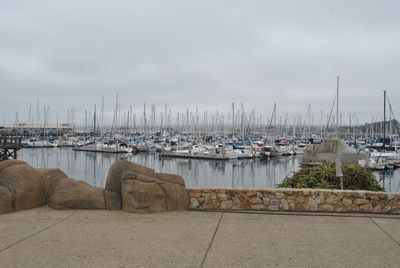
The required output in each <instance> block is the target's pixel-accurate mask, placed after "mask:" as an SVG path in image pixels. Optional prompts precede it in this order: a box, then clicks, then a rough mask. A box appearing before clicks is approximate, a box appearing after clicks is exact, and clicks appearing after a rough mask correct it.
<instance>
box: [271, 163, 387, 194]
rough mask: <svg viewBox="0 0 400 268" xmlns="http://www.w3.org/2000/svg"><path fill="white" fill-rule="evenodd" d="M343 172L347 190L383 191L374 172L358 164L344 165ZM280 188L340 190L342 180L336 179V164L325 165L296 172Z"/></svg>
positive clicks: (344, 187)
mask: <svg viewBox="0 0 400 268" xmlns="http://www.w3.org/2000/svg"><path fill="white" fill-rule="evenodd" d="M342 172H343V189H345V190H369V191H383V188H382V187H381V186H380V185H379V183H378V182H377V180H376V179H375V177H374V175H373V174H372V172H371V171H370V170H368V169H366V168H363V167H360V166H359V165H357V164H344V165H343V166H342ZM278 187H283V188H321V189H340V179H339V178H337V177H336V168H335V164H334V163H323V164H321V165H319V166H315V167H306V168H303V169H301V170H299V171H298V172H295V173H294V174H293V176H291V177H286V178H285V179H284V180H283V182H282V183H280V184H279V185H278Z"/></svg>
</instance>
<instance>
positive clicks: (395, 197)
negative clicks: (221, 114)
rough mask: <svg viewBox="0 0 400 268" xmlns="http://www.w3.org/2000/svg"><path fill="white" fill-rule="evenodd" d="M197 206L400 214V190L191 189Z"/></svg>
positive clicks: (204, 207)
mask: <svg viewBox="0 0 400 268" xmlns="http://www.w3.org/2000/svg"><path fill="white" fill-rule="evenodd" d="M188 193H189V196H190V207H191V209H193V210H221V209H222V210H255V211H290V212H344V213H346V212H347V213H354V212H361V213H387V214H400V193H386V192H370V191H340V190H322V189H287V188H276V189H214V188H209V189H200V188H191V189H188Z"/></svg>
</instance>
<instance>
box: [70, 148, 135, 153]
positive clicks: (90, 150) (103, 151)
mask: <svg viewBox="0 0 400 268" xmlns="http://www.w3.org/2000/svg"><path fill="white" fill-rule="evenodd" d="M73 150H74V151H84V152H91V153H109V154H128V152H124V151H121V150H118V151H115V150H96V149H86V148H79V147H76V148H74V149H73Z"/></svg>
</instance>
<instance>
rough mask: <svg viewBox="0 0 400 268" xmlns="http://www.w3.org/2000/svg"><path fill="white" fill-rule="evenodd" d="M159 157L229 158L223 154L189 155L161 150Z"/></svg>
mask: <svg viewBox="0 0 400 268" xmlns="http://www.w3.org/2000/svg"><path fill="white" fill-rule="evenodd" d="M160 156H161V157H175V158H187V159H202V160H229V157H226V156H223V155H196V154H194V155H190V154H180V153H173V152H162V153H160Z"/></svg>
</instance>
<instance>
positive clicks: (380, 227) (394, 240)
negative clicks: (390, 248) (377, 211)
mask: <svg viewBox="0 0 400 268" xmlns="http://www.w3.org/2000/svg"><path fill="white" fill-rule="evenodd" d="M369 219H370V220H371V221H372V222H373V223H375V225H376V226H378V228H379V229H381V230H382V231H383V232H384V233H385V234H386V235H387V236H389V237H390V239H392V240H393V242H395V243H396V244H397V245H398V246H399V247H400V242H398V241H397V240H396V239H394V237H393V236H391V235H390V234H389V233H388V232H387V231H386V230H385V229H383V227H382V226H380V225H379V224H378V223H377V222H376V221H374V219H373V218H369Z"/></svg>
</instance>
